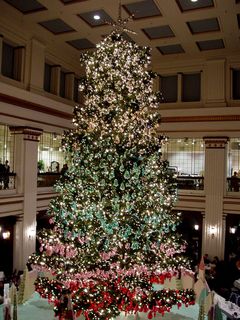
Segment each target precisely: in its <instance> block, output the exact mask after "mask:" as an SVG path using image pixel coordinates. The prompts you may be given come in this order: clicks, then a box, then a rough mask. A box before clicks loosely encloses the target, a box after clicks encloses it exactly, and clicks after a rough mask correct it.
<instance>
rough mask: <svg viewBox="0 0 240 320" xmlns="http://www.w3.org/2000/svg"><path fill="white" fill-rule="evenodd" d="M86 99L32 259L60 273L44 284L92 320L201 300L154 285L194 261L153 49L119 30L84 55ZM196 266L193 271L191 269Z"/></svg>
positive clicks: (55, 298) (48, 293) (55, 299)
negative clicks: (166, 148)
mask: <svg viewBox="0 0 240 320" xmlns="http://www.w3.org/2000/svg"><path fill="white" fill-rule="evenodd" d="M81 62H82V63H84V64H85V66H86V78H85V80H83V81H82V83H81V85H80V90H82V91H83V92H84V95H85V103H84V105H80V106H77V107H76V108H75V110H74V118H73V123H74V126H75V129H74V130H72V131H70V132H66V133H65V136H64V139H63V149H64V151H65V152H66V155H67V157H68V162H69V163H70V166H69V170H68V172H67V174H66V178H65V179H64V180H62V181H59V182H58V184H57V185H56V191H57V192H58V196H57V197H56V198H55V199H54V200H52V201H51V205H50V209H49V215H50V216H51V219H50V222H51V223H52V224H53V225H54V227H53V229H52V230H42V231H41V232H40V234H39V235H38V239H39V241H40V244H41V247H40V252H39V253H36V254H34V255H32V256H31V257H30V260H29V262H30V263H31V264H32V267H33V268H34V269H37V270H39V271H48V272H51V273H52V274H53V276H54V278H53V279H52V280H50V279H49V278H47V277H41V278H39V279H38V280H37V282H36V289H37V291H38V292H39V293H40V294H41V295H42V296H43V297H46V298H48V299H49V301H50V302H52V303H54V304H55V312H56V314H57V315H60V314H61V313H62V303H61V301H62V296H63V295H66V294H67V296H68V297H69V296H70V297H71V300H72V309H73V310H74V312H75V314H76V315H77V316H79V315H80V314H82V315H84V316H85V318H86V319H91V320H101V319H102V320H103V319H104V320H106V319H114V318H115V317H116V316H118V315H119V314H120V313H121V312H125V313H126V314H131V313H136V312H146V313H147V315H148V318H149V319H151V318H152V317H153V316H155V315H156V313H161V314H164V313H165V312H168V311H170V309H171V307H172V305H178V306H181V305H182V304H184V305H189V304H193V303H194V293H193V291H192V290H166V289H161V290H154V289H153V283H158V284H163V283H164V280H165V279H170V278H171V277H172V276H176V275H179V273H180V272H184V271H185V270H186V268H188V267H189V263H188V261H187V259H186V258H185V256H184V251H185V243H184V241H182V240H181V236H180V235H178V234H177V233H176V227H177V224H178V223H179V221H180V216H179V214H177V213H176V212H175V211H172V207H173V204H174V202H175V201H176V196H177V194H176V185H175V182H174V179H173V177H172V174H171V173H170V172H169V171H168V163H167V162H166V161H163V160H162V159H161V144H162V143H163V142H164V140H165V137H164V136H159V135H158V134H157V131H156V128H157V126H158V125H159V122H160V115H159V102H160V100H161V95H160V94H159V93H157V94H156V93H154V92H153V89H152V87H153V79H154V77H155V74H154V73H153V72H151V71H149V70H147V68H148V67H149V65H150V49H149V48H147V47H140V46H138V45H137V44H135V43H133V42H128V41H125V40H124V39H123V38H122V37H121V35H120V34H119V33H118V30H117V31H114V32H112V33H111V34H110V35H109V36H107V37H106V38H105V39H104V40H103V41H102V42H101V43H99V44H97V46H96V50H95V51H94V52H92V53H91V54H90V53H88V54H84V55H83V56H82V58H81ZM186 271H187V270H186Z"/></svg>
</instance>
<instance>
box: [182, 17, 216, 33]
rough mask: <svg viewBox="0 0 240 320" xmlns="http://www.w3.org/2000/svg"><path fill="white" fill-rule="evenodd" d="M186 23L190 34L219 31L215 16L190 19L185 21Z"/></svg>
mask: <svg viewBox="0 0 240 320" xmlns="http://www.w3.org/2000/svg"><path fill="white" fill-rule="evenodd" d="M187 25H188V27H189V29H190V31H191V33H192V34H196V33H201V32H211V31H220V27H219V23H218V19H217V18H211V19H204V20H196V21H190V22H187Z"/></svg>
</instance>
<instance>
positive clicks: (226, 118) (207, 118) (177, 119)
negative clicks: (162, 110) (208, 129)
mask: <svg viewBox="0 0 240 320" xmlns="http://www.w3.org/2000/svg"><path fill="white" fill-rule="evenodd" d="M209 121H240V115H238V114H236V115H217V116H216V115H214V116H189V117H188V116H184V117H162V118H161V123H169V122H209Z"/></svg>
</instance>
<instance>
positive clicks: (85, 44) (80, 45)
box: [67, 38, 95, 50]
mask: <svg viewBox="0 0 240 320" xmlns="http://www.w3.org/2000/svg"><path fill="white" fill-rule="evenodd" d="M67 43H68V44H70V45H71V46H73V47H74V48H75V49H77V50H84V49H92V48H95V44H94V43H92V42H91V41H89V40H88V39H85V38H84V39H75V40H69V41H67Z"/></svg>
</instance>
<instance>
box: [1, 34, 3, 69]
mask: <svg viewBox="0 0 240 320" xmlns="http://www.w3.org/2000/svg"><path fill="white" fill-rule="evenodd" d="M2 49H3V36H2V35H1V34H0V74H1V73H2Z"/></svg>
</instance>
